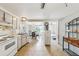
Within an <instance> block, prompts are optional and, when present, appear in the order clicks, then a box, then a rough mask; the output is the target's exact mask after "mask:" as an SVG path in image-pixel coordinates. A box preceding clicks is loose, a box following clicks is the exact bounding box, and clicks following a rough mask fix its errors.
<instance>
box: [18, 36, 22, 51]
mask: <svg viewBox="0 0 79 59" xmlns="http://www.w3.org/2000/svg"><path fill="white" fill-rule="evenodd" d="M21 46H22V43H21V35H18V37H17V49H18V50H19V49H20V48H21Z"/></svg>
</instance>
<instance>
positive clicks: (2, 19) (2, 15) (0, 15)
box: [0, 10, 4, 22]
mask: <svg viewBox="0 0 79 59" xmlns="http://www.w3.org/2000/svg"><path fill="white" fill-rule="evenodd" d="M2 21H4V12H3V11H2V10H0V22H2Z"/></svg>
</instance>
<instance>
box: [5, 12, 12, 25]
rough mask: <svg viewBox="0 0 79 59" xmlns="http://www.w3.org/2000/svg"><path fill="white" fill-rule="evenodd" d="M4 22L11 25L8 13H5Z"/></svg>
mask: <svg viewBox="0 0 79 59" xmlns="http://www.w3.org/2000/svg"><path fill="white" fill-rule="evenodd" d="M5 22H7V23H9V24H12V16H11V15H10V14H8V13H5Z"/></svg>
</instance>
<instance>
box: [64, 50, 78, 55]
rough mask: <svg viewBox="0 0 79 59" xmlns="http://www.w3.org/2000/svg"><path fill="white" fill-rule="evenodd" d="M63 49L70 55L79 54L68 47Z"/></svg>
mask: <svg viewBox="0 0 79 59" xmlns="http://www.w3.org/2000/svg"><path fill="white" fill-rule="evenodd" d="M64 51H66V52H67V53H68V54H69V55H71V56H79V55H78V54H76V53H75V52H73V51H71V50H68V49H64Z"/></svg>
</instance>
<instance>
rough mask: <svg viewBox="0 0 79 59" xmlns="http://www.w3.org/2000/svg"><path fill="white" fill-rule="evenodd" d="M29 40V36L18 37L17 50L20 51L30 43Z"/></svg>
mask: <svg viewBox="0 0 79 59" xmlns="http://www.w3.org/2000/svg"><path fill="white" fill-rule="evenodd" d="M28 42H29V41H28V39H27V36H26V35H24V34H23V35H18V37H17V48H18V50H19V49H20V48H21V47H22V46H24V45H25V44H26V43H28Z"/></svg>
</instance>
